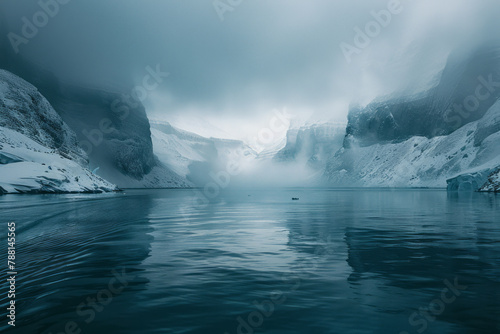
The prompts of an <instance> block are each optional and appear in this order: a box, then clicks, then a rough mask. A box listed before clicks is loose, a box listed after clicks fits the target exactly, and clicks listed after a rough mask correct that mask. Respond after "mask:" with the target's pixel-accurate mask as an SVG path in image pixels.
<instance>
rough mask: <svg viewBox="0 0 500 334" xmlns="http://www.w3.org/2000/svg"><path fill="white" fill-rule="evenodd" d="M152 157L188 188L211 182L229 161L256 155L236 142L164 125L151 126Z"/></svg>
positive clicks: (247, 147)
mask: <svg viewBox="0 0 500 334" xmlns="http://www.w3.org/2000/svg"><path fill="white" fill-rule="evenodd" d="M151 133H152V139H153V147H154V153H155V154H156V156H158V159H159V161H160V162H161V163H163V164H164V165H165V166H167V167H168V169H170V170H172V171H173V172H175V173H176V174H177V175H179V176H181V177H183V178H185V179H187V180H188V181H189V182H190V184H193V185H197V186H204V185H205V184H206V183H207V182H212V181H213V180H211V178H210V175H209V174H210V173H211V172H214V173H215V172H217V171H221V170H224V169H225V168H226V165H227V163H228V161H231V160H236V159H239V158H240V157H239V156H240V155H243V154H244V155H247V157H249V158H253V159H255V158H256V156H257V154H256V153H255V152H254V151H253V150H252V149H251V148H250V147H249V146H248V145H246V144H245V143H243V142H242V141H239V140H231V139H220V138H205V137H202V136H200V135H197V134H195V133H192V132H188V131H184V130H181V129H177V128H176V127H174V126H172V125H171V124H169V123H167V122H159V121H156V122H151Z"/></svg>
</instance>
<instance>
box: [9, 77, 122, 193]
mask: <svg viewBox="0 0 500 334" xmlns="http://www.w3.org/2000/svg"><path fill="white" fill-rule="evenodd" d="M87 163H88V161H87V156H86V154H85V152H84V151H83V150H82V149H81V148H80V147H78V142H77V139H76V135H75V133H74V132H73V131H72V130H71V129H70V128H69V127H68V126H67V125H66V124H65V123H64V122H63V120H62V119H61V117H60V116H59V115H58V114H57V113H56V112H55V110H54V109H53V108H52V106H51V105H50V103H49V102H48V101H47V100H46V99H45V98H44V97H43V96H42V95H41V94H40V92H38V90H37V89H36V88H35V87H34V86H32V85H31V84H29V83H28V82H26V81H24V80H22V79H21V78H19V77H17V76H15V75H14V74H12V73H10V72H7V71H4V70H0V193H38V192H48V193H58V192H102V191H113V190H116V186H114V185H113V184H111V183H109V182H107V181H105V180H104V179H102V178H101V177H99V176H97V175H94V174H92V173H91V172H90V171H89V170H88V169H87V168H85V167H86V166H87Z"/></svg>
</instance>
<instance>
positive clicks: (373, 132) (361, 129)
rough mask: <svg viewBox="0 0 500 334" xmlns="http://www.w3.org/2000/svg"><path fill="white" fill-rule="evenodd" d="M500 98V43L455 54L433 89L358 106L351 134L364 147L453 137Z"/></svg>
mask: <svg viewBox="0 0 500 334" xmlns="http://www.w3.org/2000/svg"><path fill="white" fill-rule="evenodd" d="M499 97H500V47H483V48H481V49H479V50H477V51H475V52H471V53H467V54H466V55H463V54H462V53H460V55H459V54H458V52H457V53H456V54H453V55H452V56H450V58H449V60H448V63H447V66H446V68H445V69H444V71H443V73H442V75H441V80H440V81H439V84H438V85H437V86H436V87H434V88H432V89H430V90H429V91H427V92H424V93H421V94H419V95H418V96H411V97H404V96H398V97H395V98H392V99H386V100H383V101H377V102H373V103H371V104H370V105H368V106H367V107H366V108H359V107H355V108H353V109H352V110H351V112H350V114H349V124H348V127H347V135H348V138H350V137H354V138H356V140H357V142H358V144H359V145H362V146H369V145H373V144H377V143H381V142H388V141H402V140H406V139H408V138H410V137H413V136H422V137H427V138H433V137H436V136H442V135H448V134H450V133H452V132H453V131H455V130H457V129H459V128H460V127H462V126H464V125H466V124H468V123H470V122H474V121H477V120H479V119H481V118H482V117H483V116H484V114H485V113H486V112H487V111H488V109H489V108H490V107H491V106H492V105H493V104H494V103H495V101H496V100H497V99H498V98H499ZM348 145H349V142H348V141H347V142H346V146H348Z"/></svg>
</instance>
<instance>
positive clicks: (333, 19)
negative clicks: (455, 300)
mask: <svg viewBox="0 0 500 334" xmlns="http://www.w3.org/2000/svg"><path fill="white" fill-rule="evenodd" d="M42 1H43V2H44V3H49V2H51V1H56V0H42ZM391 1H394V0H391ZM391 1H388V0H358V1H347V0H339V1H331V0H310V1H303V0H275V1H268V0H243V1H242V2H241V4H239V5H238V6H234V7H233V10H232V11H227V12H225V13H224V21H221V20H220V17H219V15H218V13H217V11H216V10H215V9H214V6H213V2H212V1H196V0H187V1H180V0H177V1H161V0H149V1H132V0H107V1H100V0H86V1H76V0H73V1H70V2H69V3H67V4H65V5H64V6H61V7H60V10H59V12H58V14H57V15H56V16H54V17H53V18H51V19H50V22H49V23H48V24H47V25H46V26H44V27H43V28H41V29H40V31H39V33H38V34H37V36H36V37H35V38H33V39H32V40H30V41H29V43H28V44H26V45H24V44H23V45H20V55H22V56H25V57H27V58H29V59H32V60H35V61H36V62H37V63H38V64H40V65H41V66H44V67H46V68H49V69H51V70H53V71H54V72H55V73H56V74H57V75H58V76H60V77H61V78H63V79H64V80H68V81H76V82H84V83H89V84H93V85H97V86H108V85H109V84H116V85H121V84H123V83H124V82H126V83H133V81H134V80H135V79H137V78H141V77H142V76H143V74H142V73H143V71H144V68H146V67H147V66H150V65H154V64H161V66H162V68H163V69H164V70H165V71H168V72H170V73H171V76H170V77H169V79H168V80H167V81H168V82H167V83H166V84H165V85H164V86H163V87H164V88H163V89H164V90H163V91H161V92H159V93H160V94H155V97H153V100H151V101H149V102H148V103H149V104H148V105H149V107H150V110H149V112H151V113H154V114H155V115H156V116H158V115H161V116H162V117H164V118H165V120H168V119H169V117H171V116H174V115H175V116H178V114H179V113H182V112H183V111H185V110H190V111H191V112H194V113H195V114H196V113H199V114H200V115H203V116H204V117H209V118H211V119H214V118H217V117H219V118H224V119H225V121H226V123H227V120H234V121H235V122H236V121H237V120H238V119H249V118H252V117H253V118H255V119H261V120H265V119H266V114H267V113H271V112H272V110H273V109H276V108H278V109H279V108H283V107H288V108H289V109H290V110H292V111H296V112H307V113H310V112H311V110H312V111H313V112H314V114H315V117H316V118H325V119H329V118H333V119H339V118H343V117H345V116H346V113H347V106H348V105H349V103H350V102H352V101H354V102H367V101H369V100H371V99H373V98H374V97H376V96H379V95H384V94H388V93H391V92H393V91H395V90H398V89H401V88H405V89H408V90H419V89H423V88H424V87H426V85H427V84H428V83H429V82H430V81H432V79H433V78H435V76H436V74H438V73H439V71H440V70H441V69H442V66H443V64H444V61H445V59H446V57H447V55H448V54H449V53H450V52H451V51H452V50H454V49H456V48H457V47H464V46H471V47H472V46H474V45H475V44H478V43H479V42H483V41H485V40H488V39H491V38H492V36H494V35H496V34H497V32H498V28H499V23H498V22H497V18H496V17H495V13H498V12H499V9H500V3H498V1H493V0H474V1H472V0H459V1H457V0H453V1H452V0H441V1H435V0H432V1H431V0H419V1H416V0H401V4H400V6H401V7H402V10H401V12H400V13H398V14H397V15H392V18H391V21H390V24H388V25H387V26H386V27H382V29H380V32H379V33H378V34H376V36H375V37H373V38H371V40H370V44H369V45H368V46H367V47H366V48H363V49H361V52H360V53H359V54H355V55H354V56H353V57H352V61H351V62H350V63H348V62H347V61H346V58H345V57H344V54H343V52H342V49H341V48H340V45H341V43H348V44H351V45H354V38H355V36H356V32H355V31H354V29H355V28H356V27H359V28H360V29H362V30H364V28H365V27H366V25H367V24H368V23H369V22H371V21H373V20H374V17H373V12H380V11H381V10H385V9H387V8H388V6H389V5H390V3H391ZM226 3H227V1H226ZM39 10H40V4H39V2H38V1H23V2H22V3H21V2H20V1H15V0H4V1H2V2H1V3H0V11H1V12H3V13H9V15H8V18H6V19H7V26H8V29H9V31H7V32H6V31H3V32H2V38H7V33H8V32H14V33H17V34H20V33H21V29H22V26H23V21H22V18H23V17H27V18H28V19H31V18H32V17H33V14H34V13H36V12H37V11H39ZM162 94H163V95H162ZM155 98H156V100H155ZM249 115H251V116H252V117H249ZM256 122H257V123H258V121H256ZM243 127H244V126H243Z"/></svg>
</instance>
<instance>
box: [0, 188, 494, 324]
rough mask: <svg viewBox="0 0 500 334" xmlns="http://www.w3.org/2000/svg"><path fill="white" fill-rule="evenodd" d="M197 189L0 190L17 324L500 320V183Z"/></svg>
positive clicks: (1, 298) (3, 245)
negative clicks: (11, 250)
mask: <svg viewBox="0 0 500 334" xmlns="http://www.w3.org/2000/svg"><path fill="white" fill-rule="evenodd" d="M292 197H299V198H300V200H299V201H291V198H292ZM196 198H197V197H196V195H195V193H194V192H193V191H192V190H152V191H142V190H134V191H126V192H125V193H123V194H107V195H44V196H3V197H1V196H0V212H1V220H2V225H1V226H3V227H2V228H4V231H0V235H4V236H5V235H6V233H7V226H6V222H7V221H15V222H16V224H17V233H18V235H17V252H18V254H17V255H18V259H17V267H18V271H19V275H18V282H17V293H16V297H17V298H16V299H17V304H16V305H17V311H18V313H17V322H16V329H14V330H12V329H11V328H9V329H8V330H9V331H12V332H15V333H50V332H52V333H54V334H55V333H61V332H62V333H65V332H67V333H72V332H75V333H79V330H81V333H220V334H224V333H229V334H233V333H383V334H387V333H396V334H399V333H401V332H405V331H406V332H408V333H423V332H425V333H500V197H498V196H495V195H487V194H470V195H460V196H459V195H449V194H447V193H446V192H445V191H437V190H397V191H391V190H311V189H309V190H304V189H287V190H281V191H278V190H274V191H260V190H259V191H257V190H245V191H238V192H228V193H224V194H221V195H219V196H218V197H217V198H216V200H215V201H213V202H212V203H209V204H207V205H199V204H197V203H199V202H200V201H198V200H196ZM2 238H4V237H2ZM0 251H1V253H0V254H6V240H5V242H3V241H2V242H1V245H0ZM2 256H5V255H2ZM4 262H6V261H3V260H2V263H4ZM2 270H5V269H2ZM117 276H118V277H119V279H117ZM450 285H451V286H452V288H450V287H449V286H450ZM6 289H7V286H6V284H5V283H3V285H2V292H1V294H0V302H1V303H2V310H5V307H4V306H5V305H6V304H5V303H6V301H7V297H6ZM445 289H448V290H445ZM4 292H5V293H4ZM2 318H3V320H2V322H1V327H0V330H5V329H6V328H7V326H6V317H5V311H3V312H2Z"/></svg>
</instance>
